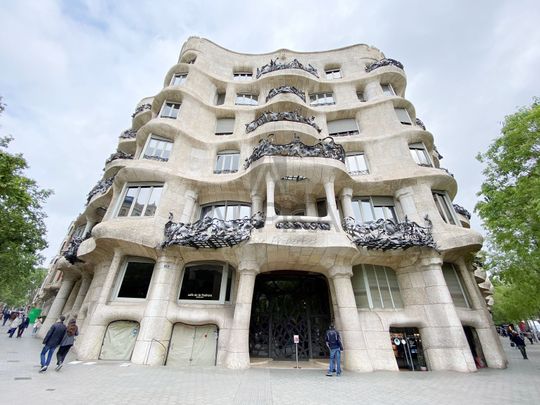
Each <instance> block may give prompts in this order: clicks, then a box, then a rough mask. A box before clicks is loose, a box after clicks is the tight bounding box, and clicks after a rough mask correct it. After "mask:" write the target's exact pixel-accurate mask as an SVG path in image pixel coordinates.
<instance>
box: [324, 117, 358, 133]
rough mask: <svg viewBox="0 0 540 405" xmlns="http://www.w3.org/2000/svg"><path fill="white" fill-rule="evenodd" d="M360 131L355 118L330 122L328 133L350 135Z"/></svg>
mask: <svg viewBox="0 0 540 405" xmlns="http://www.w3.org/2000/svg"><path fill="white" fill-rule="evenodd" d="M358 133H359V131H358V124H357V123H356V120H355V119H354V118H346V119H343V120H335V121H330V122H328V134H329V135H330V136H350V135H357V134H358Z"/></svg>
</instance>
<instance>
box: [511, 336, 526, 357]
mask: <svg viewBox="0 0 540 405" xmlns="http://www.w3.org/2000/svg"><path fill="white" fill-rule="evenodd" d="M510 340H511V341H512V342H513V343H514V344H515V345H516V346H517V348H518V349H519V351H520V352H521V355H522V356H523V360H528V359H529V358H528V357H527V350H526V349H525V340H523V338H522V337H521V336H519V335H518V334H517V332H513V333H512V335H510Z"/></svg>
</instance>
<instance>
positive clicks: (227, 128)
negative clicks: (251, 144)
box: [216, 118, 234, 135]
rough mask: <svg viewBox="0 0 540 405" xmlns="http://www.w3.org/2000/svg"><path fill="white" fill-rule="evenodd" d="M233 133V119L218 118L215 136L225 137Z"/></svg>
mask: <svg viewBox="0 0 540 405" xmlns="http://www.w3.org/2000/svg"><path fill="white" fill-rule="evenodd" d="M233 132H234V118H218V120H217V122H216V135H227V134H232V133H233Z"/></svg>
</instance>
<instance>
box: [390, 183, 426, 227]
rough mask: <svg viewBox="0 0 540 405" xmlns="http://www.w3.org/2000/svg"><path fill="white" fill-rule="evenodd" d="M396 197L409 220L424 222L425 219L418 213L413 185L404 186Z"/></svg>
mask: <svg viewBox="0 0 540 405" xmlns="http://www.w3.org/2000/svg"><path fill="white" fill-rule="evenodd" d="M396 199H397V200H398V202H399V206H400V207H401V210H402V211H403V215H406V216H407V219H408V220H409V221H414V222H416V223H418V224H423V223H424V221H423V219H421V218H420V215H418V210H417V209H416V204H415V203H414V191H413V189H412V187H404V188H401V189H399V190H398V191H397V192H396Z"/></svg>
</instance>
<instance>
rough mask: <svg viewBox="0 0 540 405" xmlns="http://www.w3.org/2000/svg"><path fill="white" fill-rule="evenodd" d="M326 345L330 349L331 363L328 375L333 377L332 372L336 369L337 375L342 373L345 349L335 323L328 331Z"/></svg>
mask: <svg viewBox="0 0 540 405" xmlns="http://www.w3.org/2000/svg"><path fill="white" fill-rule="evenodd" d="M325 341H326V346H328V349H329V350H330V364H329V365H328V372H327V373H326V375H327V376H328V377H332V373H333V372H334V371H335V372H336V376H338V377H339V376H340V375H341V352H342V351H343V345H342V343H341V336H340V335H339V332H338V331H337V330H336V328H335V327H334V325H333V324H330V327H329V328H328V330H327V331H326V338H325Z"/></svg>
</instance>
